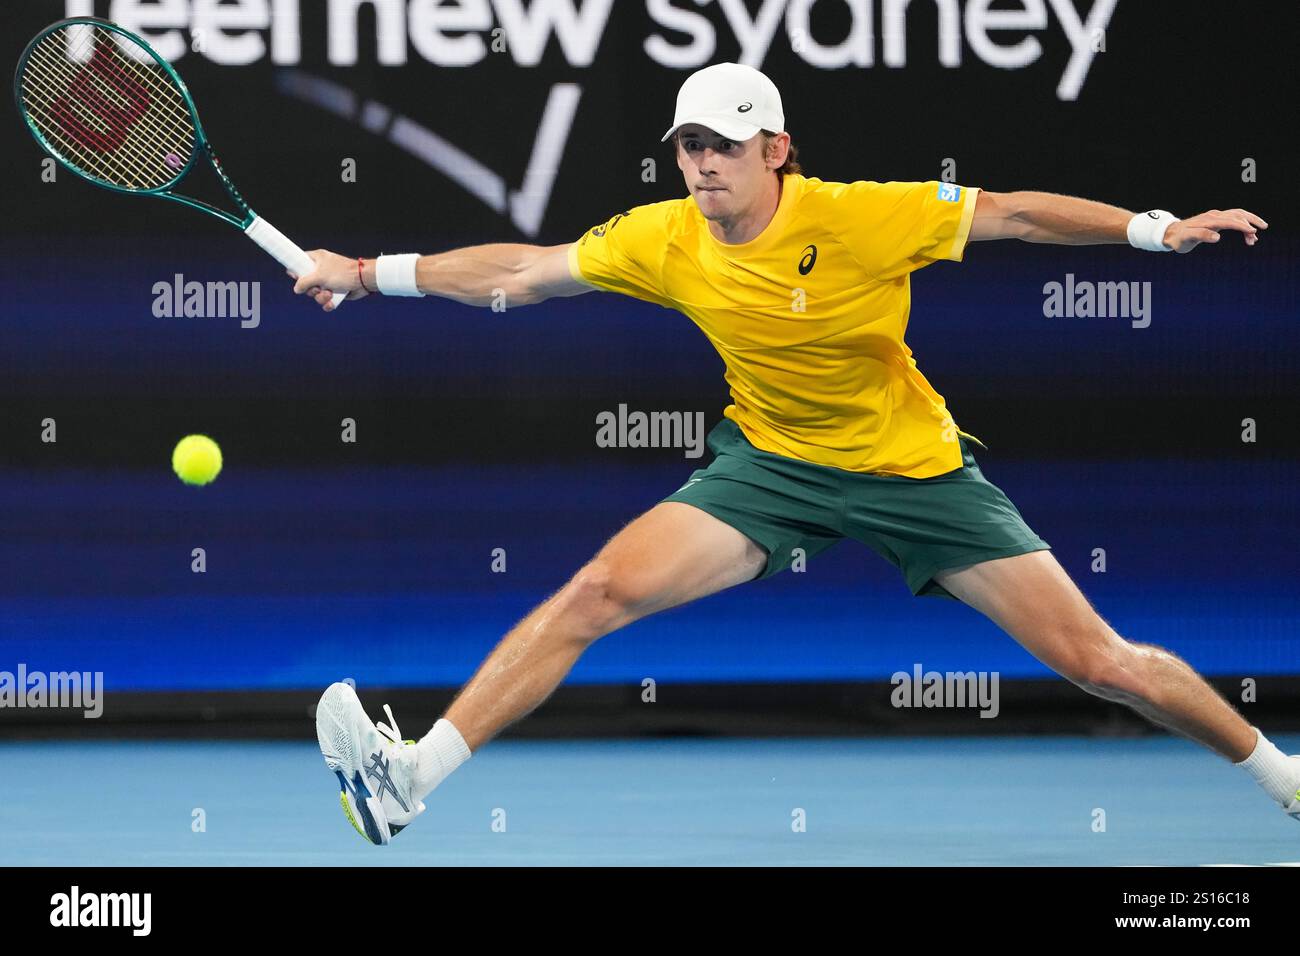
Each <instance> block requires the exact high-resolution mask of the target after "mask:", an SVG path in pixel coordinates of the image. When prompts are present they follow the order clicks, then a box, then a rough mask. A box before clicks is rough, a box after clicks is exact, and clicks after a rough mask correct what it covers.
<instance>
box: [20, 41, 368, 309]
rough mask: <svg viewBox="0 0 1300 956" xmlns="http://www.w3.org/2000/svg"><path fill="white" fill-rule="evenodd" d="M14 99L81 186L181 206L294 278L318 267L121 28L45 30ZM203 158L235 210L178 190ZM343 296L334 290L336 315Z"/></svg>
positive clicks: (31, 47)
mask: <svg viewBox="0 0 1300 956" xmlns="http://www.w3.org/2000/svg"><path fill="white" fill-rule="evenodd" d="M14 101H15V102H16V103H17V106H18V111H19V112H20V113H21V114H22V116H23V119H24V120H25V121H26V122H27V128H28V129H29V130H31V131H32V135H33V136H35V137H36V142H38V143H39V144H40V145H41V148H43V149H44V150H45V151H46V152H47V153H49V154H50V155H51V156H53V157H54V158H55V159H57V160H58V161H59V162H60V163H62V164H63V165H64V166H66V167H68V169H70V170H72V171H73V172H74V173H76V174H77V175H78V176H81V177H82V178H83V179H88V180H89V181H90V182H92V183H94V184H95V185H96V186H103V187H104V188H105V189H112V190H115V191H116V192H122V193H131V194H136V195H144V196H158V197H161V198H163V199H172V200H175V201H176V202H179V203H184V204H185V205H186V206H190V207H192V208H194V209H199V210H201V211H203V212H206V213H208V214H209V215H212V216H216V217H217V218H218V219H220V220H222V221H223V222H228V223H230V224H231V225H232V226H237V227H238V228H239V229H241V230H242V231H243V233H244V235H246V236H248V238H250V239H252V240H253V241H254V242H255V243H257V244H258V245H259V246H261V247H262V248H263V249H265V250H266V251H267V252H269V253H270V254H271V255H272V256H273V257H274V258H275V259H277V260H278V261H279V262H280V264H281V265H283V266H284V267H285V268H286V269H288V270H290V271H291V272H294V273H296V274H297V275H300V276H301V275H305V274H307V273H308V272H311V271H312V269H314V268H315V264H314V263H313V262H312V259H311V257H310V256H309V255H307V253H305V252H304V251H303V250H302V249H300V248H299V247H298V246H297V245H295V244H294V243H293V241H292V240H290V239H289V238H288V237H287V236H286V235H285V234H284V233H282V232H281V231H280V230H279V229H276V228H275V226H273V225H271V224H270V223H269V222H267V221H266V220H265V219H263V218H262V217H261V216H259V215H258V214H257V213H255V212H253V210H252V209H251V208H249V205H248V203H246V202H245V201H244V198H243V197H242V196H241V195H239V190H237V189H236V188H235V184H234V183H232V182H231V181H230V177H229V176H227V175H226V172H225V170H223V169H222V168H221V163H220V162H219V161H218V160H217V156H216V153H214V152H213V151H212V145H211V144H210V143H209V142H208V138H207V136H206V135H205V134H204V132H203V125H202V124H201V123H200V122H199V114H198V110H196V109H195V107H194V100H193V99H192V98H191V97H190V93H189V90H187V89H186V88H185V83H184V82H183V81H182V80H181V78H180V76H179V74H177V72H176V71H175V70H174V69H173V68H172V66H171V64H170V63H168V62H167V61H166V60H164V59H163V58H162V57H161V56H159V55H158V54H157V53H156V52H154V50H153V48H152V47H150V46H149V44H148V43H146V42H145V41H144V40H142V39H140V37H138V36H136V35H135V34H133V33H130V32H128V31H127V30H124V29H122V28H121V27H119V26H118V25H117V24H115V23H112V22H110V21H108V20H101V19H99V18H98V17H73V18H71V19H68V20H60V21H59V22H58V23H55V24H52V25H50V26H48V27H46V28H45V29H44V30H42V31H41V32H40V34H38V35H37V36H36V37H35V38H34V39H33V40H32V41H31V42H30V43H28V44H27V48H26V49H25V50H23V55H22V56H21V57H20V58H19V60H18V69H17V71H16V72H15V74H14ZM200 156H202V157H204V158H206V159H207V161H208V162H209V163H210V164H211V165H212V169H213V170H214V171H215V172H216V174H217V178H218V179H219V180H220V181H221V185H222V186H224V187H225V190H226V192H227V193H228V194H229V196H230V198H231V200H232V201H233V202H234V204H235V208H236V211H235V212H226V211H225V210H222V209H218V208H216V207H215V206H211V205H209V204H208V203H205V202H203V201H202V200H199V199H195V198H193V197H191V196H183V195H181V194H180V193H177V192H174V191H173V190H174V189H175V187H176V186H177V185H178V184H179V183H180V181H181V180H182V179H184V178H185V177H186V176H187V175H188V174H189V172H190V171H191V170H192V169H193V168H194V166H195V164H196V163H197V161H198V159H199V157H200ZM346 295H347V294H346V293H344V292H336V293H334V297H333V304H334V308H338V307H339V306H340V305H341V304H342V303H343V300H344V298H345V297H346Z"/></svg>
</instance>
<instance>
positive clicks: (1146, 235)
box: [1128, 209, 1180, 252]
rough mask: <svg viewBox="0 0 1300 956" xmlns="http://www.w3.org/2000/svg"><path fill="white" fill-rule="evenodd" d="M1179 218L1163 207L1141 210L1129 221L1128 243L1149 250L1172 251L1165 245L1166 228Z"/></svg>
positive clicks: (1135, 247) (1136, 247)
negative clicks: (1147, 210)
mask: <svg viewBox="0 0 1300 956" xmlns="http://www.w3.org/2000/svg"><path fill="white" fill-rule="evenodd" d="M1179 221H1180V220H1179V218H1178V217H1177V216H1175V215H1174V214H1173V213H1171V212H1166V211H1165V210H1163V209H1152V210H1151V211H1150V212H1140V213H1138V214H1137V215H1136V216H1134V217H1133V218H1132V219H1130V220H1129V221H1128V244H1129V245H1130V246H1132V247H1133V248H1134V249H1144V250H1146V251H1147V252H1172V251H1173V250H1172V249H1170V248H1169V247H1168V246H1166V245H1165V230H1166V229H1168V228H1169V226H1170V224H1171V223H1175V222H1179Z"/></svg>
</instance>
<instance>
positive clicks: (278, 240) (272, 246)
mask: <svg viewBox="0 0 1300 956" xmlns="http://www.w3.org/2000/svg"><path fill="white" fill-rule="evenodd" d="M244 235H246V236H248V238H249V239H252V240H253V241H254V242H255V243H257V244H258V245H259V246H261V247H262V248H263V249H265V250H266V251H267V252H269V253H270V254H271V256H272V257H273V258H274V259H275V260H276V261H278V262H279V263H280V265H282V266H284V267H285V268H286V269H288V270H289V271H290V272H294V273H297V274H298V275H300V276H304V275H306V274H307V273H309V272H311V271H312V270H313V269H315V268H316V263H314V262H312V259H311V256H309V255H307V253H305V252H303V251H302V249H300V248H299V247H298V245H297V244H296V243H295V242H294V241H293V240H292V239H290V238H289V237H288V236H286V235H285V234H284V233H282V232H281V231H280V230H279V229H276V228H275V226H273V225H271V224H270V223H269V222H267V221H266V220H265V219H263V218H262V217H261V216H254V217H253V221H252V222H250V223H249V224H248V226H247V228H245V229H244ZM347 297H348V294H347V293H346V292H335V293H334V298H333V305H334V308H336V309H337V308H338V307H339V306H341V305H342V304H343V300H344V299H346V298H347Z"/></svg>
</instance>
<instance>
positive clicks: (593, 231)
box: [590, 211, 632, 239]
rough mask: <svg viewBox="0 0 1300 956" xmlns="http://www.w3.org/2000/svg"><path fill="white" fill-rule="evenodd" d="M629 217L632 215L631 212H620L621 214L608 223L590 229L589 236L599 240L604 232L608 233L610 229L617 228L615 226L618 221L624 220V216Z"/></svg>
mask: <svg viewBox="0 0 1300 956" xmlns="http://www.w3.org/2000/svg"><path fill="white" fill-rule="evenodd" d="M630 215H632V213H631V211H626V212H621V213H619V214H618V215H617V216H615V217H614V218H613V219H611V220H610V221H609V222H605V223H601V224H600V225H599V226H592V227H591V229H590V232H591V234H592V235H593V236H595V237H596V238H597V239H599V238H601V237H602V236H603V235H605V233H606V232H608V231H609V230H611V229H613V228H614V227H615V226H617V225H618V221H619V220H620V219H622V218H624V217H625V216H630Z"/></svg>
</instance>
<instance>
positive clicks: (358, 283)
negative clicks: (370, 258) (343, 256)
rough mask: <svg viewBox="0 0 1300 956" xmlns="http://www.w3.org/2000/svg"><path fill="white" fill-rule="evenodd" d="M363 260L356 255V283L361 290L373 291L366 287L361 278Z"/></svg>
mask: <svg viewBox="0 0 1300 956" xmlns="http://www.w3.org/2000/svg"><path fill="white" fill-rule="evenodd" d="M364 262H365V260H364V259H362V258H361V257H360V256H357V285H359V286H361V288H362V290H363V291H365V292H374V291H375V290H374V289H367V288H366V280H365V279H363V278H361V265H362V263H364Z"/></svg>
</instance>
